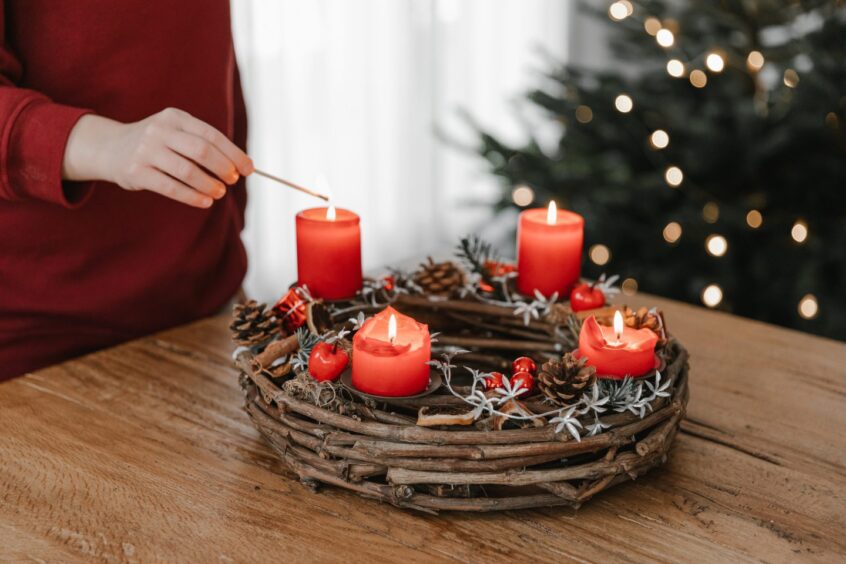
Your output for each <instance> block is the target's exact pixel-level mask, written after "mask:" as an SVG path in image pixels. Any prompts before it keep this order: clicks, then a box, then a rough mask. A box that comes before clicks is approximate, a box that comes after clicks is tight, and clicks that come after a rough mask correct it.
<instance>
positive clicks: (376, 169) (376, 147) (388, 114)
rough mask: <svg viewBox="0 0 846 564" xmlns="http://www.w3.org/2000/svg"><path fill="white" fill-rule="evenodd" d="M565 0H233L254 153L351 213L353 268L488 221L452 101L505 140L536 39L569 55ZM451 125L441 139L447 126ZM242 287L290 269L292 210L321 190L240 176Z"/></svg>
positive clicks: (518, 119) (469, 136) (272, 290)
mask: <svg viewBox="0 0 846 564" xmlns="http://www.w3.org/2000/svg"><path fill="white" fill-rule="evenodd" d="M569 6H570V3H569V2H566V1H564V0H356V1H355V2H353V1H350V0H252V1H247V0H233V3H232V11H233V31H234V35H235V45H236V50H237V55H238V60H239V64H240V68H241V76H242V81H243V87H244V91H245V96H246V100H247V107H248V112H249V117H250V136H249V144H250V153H251V155H252V157H253V159H254V161H255V163H256V166H258V167H259V168H262V169H264V170H266V171H268V172H271V173H275V174H278V175H280V176H283V177H285V178H288V179H291V180H294V181H298V182H301V183H303V184H306V185H314V184H315V183H316V182H318V179H319V178H321V177H322V178H323V179H324V180H325V182H326V183H327V184H328V186H329V190H330V192H331V195H332V197H333V200H334V202H335V203H336V205H338V206H339V207H345V208H349V209H351V210H353V211H355V212H356V213H358V214H359V215H360V216H361V225H362V239H363V241H362V245H363V248H362V254H363V261H364V268H365V269H366V270H367V269H374V268H377V267H379V266H382V265H386V264H393V263H397V262H399V261H402V260H403V259H406V260H407V259H409V258H411V257H414V256H419V255H421V254H423V253H426V252H430V251H433V250H438V249H443V248H445V247H447V246H451V245H453V244H454V243H455V242H456V240H457V238H458V237H459V236H460V235H461V234H463V233H467V232H470V231H474V230H478V229H479V228H480V227H483V226H484V225H485V224H486V223H490V221H489V220H490V218H491V211H490V207H489V206H486V205H481V206H480V205H477V206H471V205H468V202H473V201H476V202H481V203H485V202H491V201H493V200H494V199H495V198H496V195H497V193H498V191H499V187H498V185H497V180H496V179H494V178H493V177H492V176H490V175H489V174H488V173H487V172H486V171H485V167H484V163H483V162H482V161H481V159H479V158H478V157H476V156H474V155H473V154H472V153H470V152H469V151H466V150H462V149H460V148H457V147H455V146H454V144H453V141H455V142H458V143H459V144H465V145H468V146H469V145H471V144H473V143H474V142H475V136H474V134H473V130H472V128H470V127H469V126H468V124H467V122H466V121H465V120H464V118H463V117H462V116H461V114H460V110H465V111H467V112H469V113H470V114H471V115H472V116H473V117H474V119H475V120H476V121H477V122H478V123H480V124H482V125H483V126H484V127H485V128H487V129H489V130H492V131H494V132H496V133H497V134H499V135H500V136H502V137H504V138H506V139H508V140H513V141H519V140H521V139H523V138H524V135H525V121H526V120H529V121H540V120H536V119H535V117H536V116H532V115H531V114H530V113H529V112H528V111H527V110H526V109H525V108H520V107H519V103H518V100H519V98H520V96H521V95H522V94H523V93H524V92H525V91H526V90H528V89H529V88H530V87H531V86H532V85H533V84H536V83H537V81H538V80H539V79H540V76H539V70H540V69H541V68H542V67H543V65H544V62H545V55H544V54H543V53H544V52H546V53H549V54H551V55H553V56H554V57H556V58H558V59H565V58H566V56H567V45H568V41H567V39H568V38H567V33H566V30H567V28H568V19H569V18H570V13H569V12H570V8H569ZM444 137H447V138H448V139H450V140H451V141H446V140H444ZM248 186H249V197H250V204H249V208H248V211H247V229H246V231H245V234H244V240H245V242H246V245H247V249H248V252H249V255H250V270H249V273H248V276H247V281H246V289H247V292H248V294H250V295H252V296H255V297H257V298H259V299H262V300H272V299H274V298H275V297H277V296H278V295H280V294H281V292H282V290H283V289H284V288H285V287H287V285H288V284H289V283H290V282H292V281H294V280H295V278H296V255H295V252H296V250H295V243H294V215H295V214H296V212H297V211H298V210H300V209H303V208H306V207H310V206H313V205H316V204H319V201H317V200H313V199H310V198H309V197H307V196H303V195H301V194H298V193H296V192H294V191H291V190H288V189H285V188H283V187H280V186H276V185H274V184H273V183H271V182H270V181H267V180H264V179H261V178H256V177H253V178H251V179H250V181H249V182H248Z"/></svg>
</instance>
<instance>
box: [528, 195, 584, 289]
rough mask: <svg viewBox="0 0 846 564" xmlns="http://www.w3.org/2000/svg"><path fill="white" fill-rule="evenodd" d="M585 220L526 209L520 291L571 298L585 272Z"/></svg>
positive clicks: (551, 206)
mask: <svg viewBox="0 0 846 564" xmlns="http://www.w3.org/2000/svg"><path fill="white" fill-rule="evenodd" d="M584 237H585V220H584V218H583V217H582V216H580V215H579V214H577V213H573V212H570V211H565V210H558V209H556V207H555V202H549V208H547V209H543V208H538V209H532V210H526V211H524V212H523V213H521V214H520V223H519V225H518V227H517V290H519V291H520V293H522V294H525V295H529V296H531V295H533V294H534V293H535V290H538V291H539V292H540V293H541V294H543V295H544V296H546V297H550V296H552V294H554V293H555V292H558V295H559V296H568V295H569V294H570V290H571V289H572V287H573V285H574V284H575V283H576V282H578V280H579V276H580V274H581V269H582V243H583V241H584Z"/></svg>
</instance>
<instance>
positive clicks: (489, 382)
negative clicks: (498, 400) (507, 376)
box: [485, 372, 503, 391]
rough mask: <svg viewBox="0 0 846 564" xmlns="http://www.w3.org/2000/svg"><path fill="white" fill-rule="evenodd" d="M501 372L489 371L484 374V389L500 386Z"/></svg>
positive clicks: (493, 388) (488, 389)
mask: <svg viewBox="0 0 846 564" xmlns="http://www.w3.org/2000/svg"><path fill="white" fill-rule="evenodd" d="M502 378H503V375H502V372H491V373H490V374H488V375H487V376H485V391H490V390H495V389H497V388H501V387H502Z"/></svg>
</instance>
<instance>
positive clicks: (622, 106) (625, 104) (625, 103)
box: [614, 94, 634, 114]
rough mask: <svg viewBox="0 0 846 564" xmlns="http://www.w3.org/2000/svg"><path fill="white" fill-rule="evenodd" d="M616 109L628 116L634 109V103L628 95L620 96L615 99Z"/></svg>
mask: <svg viewBox="0 0 846 564" xmlns="http://www.w3.org/2000/svg"><path fill="white" fill-rule="evenodd" d="M614 107H615V108H617V111H618V112H620V113H623V114H627V113H629V112H630V111H632V108H634V101H632V98H631V96H629V95H628V94H620V95H619V96H617V97H616V98H614Z"/></svg>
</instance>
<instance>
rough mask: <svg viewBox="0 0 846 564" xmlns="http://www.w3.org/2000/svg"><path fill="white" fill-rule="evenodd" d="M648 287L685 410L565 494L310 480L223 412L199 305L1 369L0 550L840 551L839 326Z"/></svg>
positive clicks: (223, 381) (528, 554)
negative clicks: (509, 496) (66, 354)
mask: <svg viewBox="0 0 846 564" xmlns="http://www.w3.org/2000/svg"><path fill="white" fill-rule="evenodd" d="M637 301H647V300H646V298H645V297H644V296H641V297H640V298H639V299H638V300H630V302H637ZM648 301H649V302H652V303H658V304H659V305H660V306H661V307H663V308H664V310H665V313H666V317H667V320H668V321H667V322H668V325H669V327H670V329H671V330H672V331H673V332H674V333H675V334H676V335H677V336H678V337H679V338H680V339H681V340H682V342H684V343H685V344H686V345H687V347H688V348H689V350H690V352H691V355H692V361H691V367H692V369H691V400H690V406H689V411H688V419H687V420H686V421H685V423H684V425H683V427H682V432H681V433H680V434H679V436H678V438H677V439H676V445H675V446H674V448H673V451H672V452H671V457H670V460H669V462H668V463H667V464H666V465H665V466H664V467H662V468H659V469H657V470H655V471H653V472H652V473H650V474H649V475H647V476H645V477H643V478H641V479H639V480H638V481H637V482H634V483H630V484H626V485H622V486H619V487H617V488H615V489H613V490H611V491H608V492H605V493H603V494H601V495H600V496H598V497H597V498H595V499H593V500H592V501H591V502H589V503H588V504H587V505H586V506H584V507H583V508H582V509H581V510H579V511H578V512H577V513H574V512H572V511H570V510H566V509H546V510H533V511H517V512H507V513H502V514H481V515H467V514H443V515H440V516H429V515H419V514H415V513H409V512H405V511H401V510H398V509H395V508H393V507H390V506H387V505H382V504H379V503H377V502H374V501H369V500H365V499H361V498H358V497H356V496H354V495H352V494H348V493H344V492H338V491H334V490H331V489H327V490H323V492H322V493H319V494H314V493H312V492H310V491H309V490H308V489H306V488H305V487H304V486H302V485H300V484H299V483H298V482H297V481H296V480H294V479H291V478H290V477H289V476H283V475H280V474H279V472H280V471H281V470H280V465H279V464H278V463H277V461H276V459H275V457H274V456H273V454H272V453H271V450H270V449H269V448H268V447H267V446H266V445H265V444H264V443H263V442H262V441H261V440H260V438H259V436H258V434H257V432H256V431H255V430H254V429H253V428H252V427H251V426H250V423H249V421H248V420H247V417H246V415H245V414H244V413H243V412H242V411H241V405H242V395H241V391H240V390H239V388H238V385H237V383H236V376H235V372H234V370H233V369H232V367H231V365H230V350H231V346H230V344H229V340H228V334H227V333H228V332H227V330H226V324H227V319H226V318H224V317H216V318H211V319H207V320H204V321H200V322H198V323H195V324H192V325H188V326H185V327H180V328H178V329H174V330H172V331H168V332H165V333H162V334H160V335H156V336H152V337H149V338H145V339H140V340H138V341H134V342H131V343H128V344H125V345H122V346H119V347H115V348H113V349H110V350H106V351H103V352H99V353H96V354H93V355H90V356H88V357H85V358H82V359H79V360H75V361H72V362H67V363H65V364H62V365H59V366H55V367H52V368H48V369H46V370H42V371H40V372H37V373H34V374H30V375H28V376H26V377H24V378H20V379H17V380H14V381H11V382H8V383H5V384H2V385H0V429H2V431H0V461H2V462H0V467H1V468H0V470H2V471H0V502H2V503H0V560H7V559H9V560H18V559H43V560H69V559H77V558H89V559H92V560H118V561H124V560H126V561H134V560H137V561H151V560H171V561H172V560H181V561H186V560H190V561H204V562H214V561H233V560H234V561H250V560H252V561H256V560H261V561H265V560H268V561H269V560H275V561H281V562H288V561H303V560H320V561H337V562H346V561H350V560H364V559H368V560H369V559H379V560H388V561H403V562H415V561H421V562H422V561H431V560H438V561H441V560H443V561H448V560H461V561H524V560H529V559H536V560H542V561H561V560H567V559H573V560H578V561H584V560H601V561H608V560H652V559H659V560H668V561H678V560H684V561H696V562H705V561H718V560H719V561H726V560H732V561H734V560H759V559H760V560H767V561H788V560H791V561H792V560H796V559H803V560H805V559H807V560H818V561H832V560H841V561H842V559H843V557H844V554H846V534H845V533H846V344H843V343H838V342H834V341H829V340H825V339H821V338H817V337H812V336H808V335H803V334H800V333H796V332H792V331H787V330H784V329H779V328H776V327H772V326H768V325H764V324H761V323H756V322H752V321H747V320H742V319H739V318H736V317H732V316H729V315H724V314H720V313H715V312H710V311H705V310H703V309H700V308H696V307H692V306H688V305H681V304H678V303H674V302H669V301H665V300H657V299H649V300H648Z"/></svg>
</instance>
